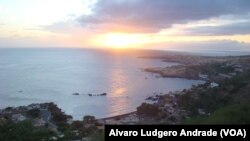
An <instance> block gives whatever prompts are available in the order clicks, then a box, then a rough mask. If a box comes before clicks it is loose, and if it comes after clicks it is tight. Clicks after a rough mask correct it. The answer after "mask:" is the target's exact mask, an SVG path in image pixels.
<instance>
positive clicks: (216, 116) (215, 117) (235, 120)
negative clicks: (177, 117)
mask: <svg viewBox="0 0 250 141" xmlns="http://www.w3.org/2000/svg"><path fill="white" fill-rule="evenodd" d="M249 102H250V101H249ZM249 102H248V103H244V104H236V105H231V106H226V107H223V108H220V109H218V110H216V111H215V112H214V113H213V114H211V115H210V116H208V117H196V118H191V119H188V120H185V121H184V122H183V123H185V124H249V123H250V103H249Z"/></svg>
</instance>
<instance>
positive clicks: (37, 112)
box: [27, 109, 40, 118]
mask: <svg viewBox="0 0 250 141" xmlns="http://www.w3.org/2000/svg"><path fill="white" fill-rule="evenodd" d="M27 115H28V116H29V117H31V118H38V117H40V110H39V109H31V110H28V111H27Z"/></svg>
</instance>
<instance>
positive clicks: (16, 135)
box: [0, 121, 55, 141]
mask: <svg viewBox="0 0 250 141" xmlns="http://www.w3.org/2000/svg"><path fill="white" fill-rule="evenodd" d="M0 133H1V134H0V140H1V141H39V140H46V141H48V140H49V138H50V137H52V136H54V135H55V133H54V132H52V131H50V130H48V129H47V128H45V127H39V128H38V127H34V126H33V125H32V123H31V121H22V122H18V123H14V122H11V121H6V122H2V123H1V124H0Z"/></svg>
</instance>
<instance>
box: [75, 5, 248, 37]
mask: <svg viewBox="0 0 250 141" xmlns="http://www.w3.org/2000/svg"><path fill="white" fill-rule="evenodd" d="M92 10H93V13H92V14H91V15H88V16H86V15H83V16H81V17H80V18H79V19H78V21H79V22H80V23H81V24H82V25H83V26H84V27H90V28H95V29H100V30H101V29H102V30H103V29H105V30H113V31H116V30H117V31H127V32H144V33H145V32H158V31H160V30H161V29H164V28H169V27H171V26H172V25H173V24H182V23H183V24H184V23H187V22H189V21H195V20H202V19H208V18H212V17H218V16H221V15H242V14H246V13H248V12H250V1H249V0H192V1H187V0H100V1H98V2H97V3H96V4H95V6H94V8H93V9H92Z"/></svg>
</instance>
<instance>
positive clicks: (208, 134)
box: [108, 129, 246, 138]
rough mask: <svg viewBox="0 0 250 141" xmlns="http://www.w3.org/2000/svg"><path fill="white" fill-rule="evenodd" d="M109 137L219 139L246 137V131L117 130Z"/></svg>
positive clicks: (110, 133)
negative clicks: (192, 137) (218, 137)
mask: <svg viewBox="0 0 250 141" xmlns="http://www.w3.org/2000/svg"><path fill="white" fill-rule="evenodd" d="M108 135H109V136H110V137H112V136H114V137H115V136H120V137H133V136H134V137H136V136H141V137H157V138H163V137H170V136H172V137H175V136H176V137H177V136H179V137H182V136H183V137H184V136H194V137H195V136H198V137H199V136H200V137H203V136H204V137H217V136H218V135H219V136H220V137H221V138H224V137H227V136H229V137H235V136H236V137H242V138H245V137H246V130H245V129H221V130H220V131H219V133H218V131H215V130H212V129H210V130H207V131H200V130H198V129H195V130H193V131H187V130H185V129H182V130H180V132H179V133H178V131H161V130H158V129H155V130H151V131H146V130H144V129H141V130H140V132H139V131H119V129H111V130H110V132H109V134H108Z"/></svg>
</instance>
